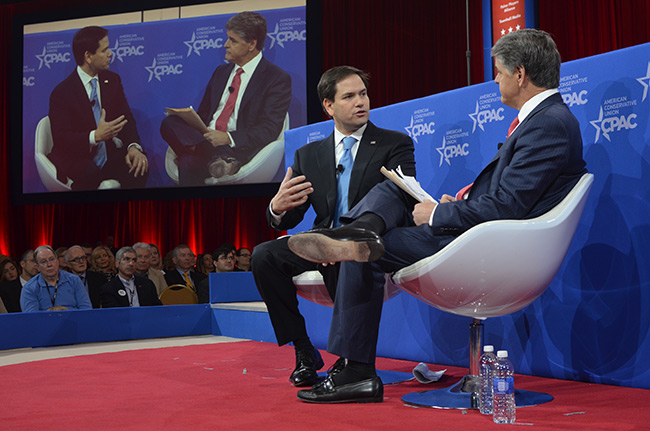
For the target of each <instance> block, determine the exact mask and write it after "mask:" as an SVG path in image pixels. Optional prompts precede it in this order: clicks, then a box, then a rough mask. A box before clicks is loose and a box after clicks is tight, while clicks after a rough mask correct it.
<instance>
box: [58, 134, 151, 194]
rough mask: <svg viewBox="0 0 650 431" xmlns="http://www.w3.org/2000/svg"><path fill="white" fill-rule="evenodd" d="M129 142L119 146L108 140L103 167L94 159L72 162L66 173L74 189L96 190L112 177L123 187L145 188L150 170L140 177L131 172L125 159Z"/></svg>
mask: <svg viewBox="0 0 650 431" xmlns="http://www.w3.org/2000/svg"><path fill="white" fill-rule="evenodd" d="M129 144H130V142H129V143H123V146H122V148H117V147H116V146H115V143H114V142H113V141H106V163H105V164H104V166H102V168H101V169H100V168H98V167H97V165H95V163H94V162H93V161H92V160H79V161H78V162H75V163H71V164H70V166H69V167H68V170H67V172H66V174H67V176H68V177H70V179H72V190H95V189H97V187H99V184H100V183H101V182H102V181H104V180H110V179H113V180H117V181H119V182H120V186H121V188H123V189H139V188H144V187H145V185H146V184H147V178H148V177H149V172H148V171H147V173H145V174H144V175H142V176H140V175H139V176H138V177H134V176H133V173H129V166H128V165H127V164H126V159H125V157H126V147H127V146H128V145H129Z"/></svg>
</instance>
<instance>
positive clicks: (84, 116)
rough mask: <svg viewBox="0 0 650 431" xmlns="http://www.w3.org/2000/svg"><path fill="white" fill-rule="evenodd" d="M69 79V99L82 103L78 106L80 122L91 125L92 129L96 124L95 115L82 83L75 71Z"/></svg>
mask: <svg viewBox="0 0 650 431" xmlns="http://www.w3.org/2000/svg"><path fill="white" fill-rule="evenodd" d="M70 78H71V86H70V91H71V93H72V94H70V99H71V100H80V101H82V102H81V103H80V104H79V105H78V106H79V111H80V115H81V121H83V122H85V123H86V124H88V125H92V126H93V129H94V128H95V127H96V126H97V124H95V114H93V106H92V105H91V104H90V99H89V98H88V93H86V89H85V88H84V84H83V82H81V78H79V74H78V73H77V70H76V69H75V70H74V71H73V72H72V74H71V76H70ZM98 79H99V78H98ZM102 95H103V93H102Z"/></svg>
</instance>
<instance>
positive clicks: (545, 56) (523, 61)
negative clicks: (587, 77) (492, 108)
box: [491, 28, 562, 89]
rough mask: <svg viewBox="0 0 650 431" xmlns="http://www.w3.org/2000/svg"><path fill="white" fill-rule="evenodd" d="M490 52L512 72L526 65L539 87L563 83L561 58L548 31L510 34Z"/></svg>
mask: <svg viewBox="0 0 650 431" xmlns="http://www.w3.org/2000/svg"><path fill="white" fill-rule="evenodd" d="M491 53H492V57H494V58H495V59H497V60H499V62H500V63H501V64H502V65H503V67H505V68H506V70H507V71H508V72H509V73H514V71H515V69H516V68H517V67H523V68H524V69H525V70H526V74H527V75H528V76H529V77H530V81H531V82H532V83H533V84H534V85H536V86H537V87H540V88H545V89H549V88H557V87H559V86H560V64H561V63H562V59H561V58H560V53H559V51H558V50H557V46H556V45H555V42H554V41H553V38H552V37H551V35H550V34H548V33H546V32H545V31H542V30H535V29H532V28H526V29H522V30H517V31H513V32H512V33H508V34H506V35H505V36H503V37H501V39H499V40H498V41H497V43H495V44H494V46H493V47H492V52H491Z"/></svg>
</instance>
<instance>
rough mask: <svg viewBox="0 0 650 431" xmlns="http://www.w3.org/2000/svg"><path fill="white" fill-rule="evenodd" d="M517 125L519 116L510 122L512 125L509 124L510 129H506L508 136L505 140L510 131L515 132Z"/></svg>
mask: <svg viewBox="0 0 650 431" xmlns="http://www.w3.org/2000/svg"><path fill="white" fill-rule="evenodd" d="M517 124H519V116H516V117H515V119H514V120H512V123H511V124H510V127H509V128H508V135H507V136H506V139H508V138H509V137H510V134H512V131H513V130H515V127H517Z"/></svg>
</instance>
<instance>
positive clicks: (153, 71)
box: [145, 58, 183, 82]
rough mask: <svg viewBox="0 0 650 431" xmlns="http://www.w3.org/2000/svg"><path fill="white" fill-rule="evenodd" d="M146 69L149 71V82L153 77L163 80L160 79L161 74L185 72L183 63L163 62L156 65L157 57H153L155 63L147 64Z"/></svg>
mask: <svg viewBox="0 0 650 431" xmlns="http://www.w3.org/2000/svg"><path fill="white" fill-rule="evenodd" d="M145 69H147V72H149V80H148V81H147V82H151V78H154V77H155V78H156V79H157V80H158V81H162V80H161V79H160V77H161V76H167V75H180V74H181V73H183V65H182V64H176V65H174V64H163V65H160V66H156V59H155V58H154V59H153V64H152V65H151V66H145Z"/></svg>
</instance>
